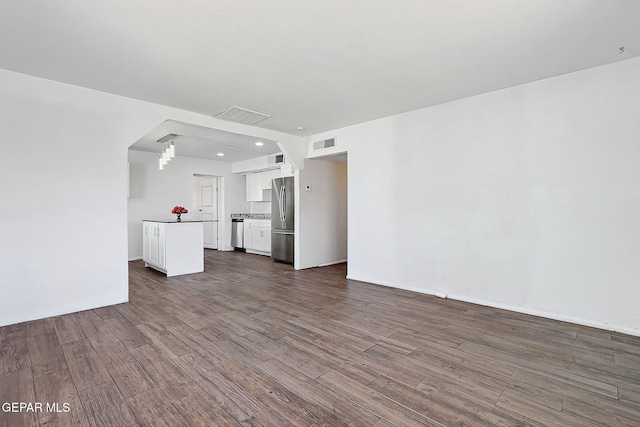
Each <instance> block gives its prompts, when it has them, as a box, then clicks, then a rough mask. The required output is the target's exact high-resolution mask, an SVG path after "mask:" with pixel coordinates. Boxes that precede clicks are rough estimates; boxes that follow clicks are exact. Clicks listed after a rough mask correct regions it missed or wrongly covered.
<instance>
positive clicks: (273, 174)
mask: <svg viewBox="0 0 640 427" xmlns="http://www.w3.org/2000/svg"><path fill="white" fill-rule="evenodd" d="M274 178H280V169H273V170H270V171H264V172H262V189H263V190H271V185H272V184H273V179H274Z"/></svg>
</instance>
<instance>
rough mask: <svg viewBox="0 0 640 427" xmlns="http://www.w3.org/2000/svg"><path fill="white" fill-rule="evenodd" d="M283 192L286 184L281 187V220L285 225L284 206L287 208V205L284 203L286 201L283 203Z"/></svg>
mask: <svg viewBox="0 0 640 427" xmlns="http://www.w3.org/2000/svg"><path fill="white" fill-rule="evenodd" d="M283 193H284V186H282V187H280V221H281V222H282V225H283V226H284V208H285V205H284V203H282V197H283Z"/></svg>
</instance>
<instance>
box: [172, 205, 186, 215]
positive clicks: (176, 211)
mask: <svg viewBox="0 0 640 427" xmlns="http://www.w3.org/2000/svg"><path fill="white" fill-rule="evenodd" d="M171 213H172V214H183V213H189V211H188V210H186V209H185V208H184V207H182V206H174V207H173V210H172V211H171Z"/></svg>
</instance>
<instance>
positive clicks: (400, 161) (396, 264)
mask: <svg viewBox="0 0 640 427" xmlns="http://www.w3.org/2000/svg"><path fill="white" fill-rule="evenodd" d="M638 76H640V59H632V60H627V61H623V62H619V63H615V64H611V65H607V66H602V67H597V68H593V69H589V70H585V71H581V72H577V73H572V74H568V75H564V76H560V77H556V78H552V79H548V80H543V81H539V82H535V83H531V84H527V85H523V86H518V87H513V88H510V89H506V90H501V91H497V92H493V93H489V94H484V95H480V96H476V97H472V98H467V99H463V100H460V101H456V102H451V103H447V104H443V105H439V106H435V107H431V108H426V109H422V110H418V111H413V112H410V113H406V114H402V115H397V116H393V117H388V118H385V119H381V120H376V121H373V122H368V123H364V124H361V125H357V126H352V127H348V128H344V129H340V130H337V131H334V132H331V133H327V134H323V135H317V136H315V137H312V138H310V140H311V141H314V140H317V139H319V138H324V137H333V136H337V138H338V145H339V147H338V148H336V150H344V149H346V150H347V151H348V153H349V171H348V174H349V256H348V257H349V265H348V270H349V273H348V276H349V277H350V278H354V279H358V280H365V281H370V282H373V283H379V284H384V285H389V286H395V287H400V288H406V289H412V290H416V291H419V292H425V293H435V292H443V293H446V294H448V295H449V297H451V298H455V299H461V300H467V301H472V302H478V303H481V304H486V305H491V306H496V307H503V308H508V309H511V310H516V311H522V312H528V313H533V314H538V315H542V316H547V317H552V318H559V319H563V320H568V321H573V322H576V323H582V324H587V325H592V326H597V327H601V328H605V329H612V330H619V331H623V332H626V333H631V334H635V335H640V308H639V307H640V306H639V305H638V301H640V286H638V280H639V278H640V262H638V260H639V259H640V226H638V218H640V192H639V191H638V182H640V144H639V141H640V120H638V117H640V79H638ZM322 154H326V152H323V153H322ZM374 230H375V231H374ZM372 248H375V250H373V249H372Z"/></svg>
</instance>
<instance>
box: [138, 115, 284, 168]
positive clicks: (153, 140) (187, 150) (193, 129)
mask: <svg viewBox="0 0 640 427" xmlns="http://www.w3.org/2000/svg"><path fill="white" fill-rule="evenodd" d="M169 134H174V135H177V137H175V138H172V139H171V140H172V141H173V142H174V145H175V147H176V156H179V157H195V158H199V159H209V160H216V161H220V162H231V163H233V162H239V161H241V160H247V159H253V158H256V157H262V156H266V155H268V154H274V153H279V152H280V148H278V146H277V144H276V143H275V141H271V140H268V139H264V138H255V137H252V136H247V135H240V134H237V133H231V132H226V131H222V130H219V129H211V128H208V127H204V126H196V125H192V124H189V123H181V122H176V121H174V120H166V121H164V122H163V123H161V124H160V125H158V126H157V127H156V128H155V129H153V130H151V131H150V132H149V133H147V134H146V135H145V136H143V137H142V138H140V139H139V140H138V141H136V142H135V143H134V144H133V145H132V146H131V147H130V149H132V150H138V151H149V152H152V153H158V155H160V153H162V151H163V150H164V149H165V148H166V147H167V146H168V144H169V143H168V142H166V143H163V144H160V143H158V140H160V139H161V138H163V137H165V136H167V135H169ZM256 142H260V143H262V146H257V145H256ZM218 153H222V154H224V156H222V157H221V156H218Z"/></svg>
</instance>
